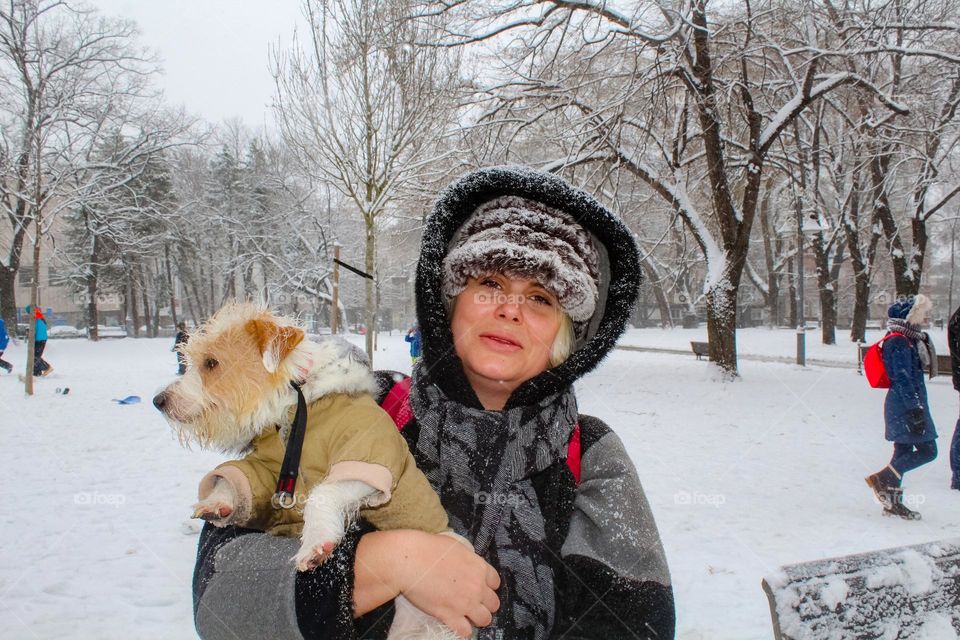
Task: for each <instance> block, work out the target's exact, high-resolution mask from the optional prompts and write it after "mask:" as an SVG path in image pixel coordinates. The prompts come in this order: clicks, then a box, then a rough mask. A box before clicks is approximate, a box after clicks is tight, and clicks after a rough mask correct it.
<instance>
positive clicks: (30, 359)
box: [24, 188, 43, 396]
mask: <svg viewBox="0 0 960 640" xmlns="http://www.w3.org/2000/svg"><path fill="white" fill-rule="evenodd" d="M37 192H38V193H39V188H38V189H37ZM38 200H39V198H38ZM36 218H37V219H36V220H35V222H34V224H35V228H36V230H37V233H36V234H35V235H34V237H33V282H31V283H30V307H31V312H30V313H29V314H28V315H29V316H30V319H29V322H30V330H29V331H28V333H27V370H26V371H25V372H24V391H26V393H27V395H28V396H32V395H33V368H34V365H35V364H36V359H35V357H34V352H33V349H34V347H33V345H34V343H35V342H36V340H37V314H36V309H38V308H39V307H40V241H41V240H42V239H43V234H42V233H40V230H41V229H42V228H43V227H41V226H40V212H39V211H37V214H36Z"/></svg>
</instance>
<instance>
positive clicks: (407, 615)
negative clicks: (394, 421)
mask: <svg viewBox="0 0 960 640" xmlns="http://www.w3.org/2000/svg"><path fill="white" fill-rule="evenodd" d="M304 338H305V336H304V332H303V330H302V329H300V328H299V327H297V326H295V325H294V323H293V322H291V321H290V320H287V319H283V318H279V317H277V316H275V315H273V314H272V313H271V312H270V311H268V310H267V309H265V308H263V307H260V306H257V305H254V304H251V303H230V304H228V305H227V306H225V307H224V308H223V309H221V310H220V311H219V312H217V313H216V315H214V316H213V317H212V318H211V319H210V320H209V321H208V322H207V323H206V324H204V325H203V326H202V327H200V328H199V329H198V330H197V331H195V332H194V333H193V334H192V335H191V336H190V339H189V341H188V342H187V343H186V344H184V345H182V346H181V349H182V352H183V354H184V356H185V357H186V361H187V371H186V373H185V374H184V375H183V376H182V377H181V378H180V379H178V380H177V381H176V382H173V383H172V384H170V385H169V386H167V387H166V388H165V389H164V390H163V391H161V392H160V393H159V394H157V396H156V397H155V398H154V405H156V407H157V408H158V409H159V410H160V411H161V412H162V413H163V414H164V416H165V417H166V418H167V420H168V422H169V423H170V425H171V426H172V427H173V429H174V430H175V432H176V433H177V436H178V437H179V439H180V441H181V443H183V444H184V445H189V444H190V443H197V444H199V445H200V446H201V447H203V448H215V449H219V450H220V451H223V452H225V453H229V454H234V455H238V454H244V453H247V452H248V451H249V450H250V448H251V443H252V442H253V440H254V439H255V438H256V437H257V436H259V435H260V434H261V433H264V432H265V430H268V429H274V428H276V427H277V425H280V433H281V436H282V438H283V439H284V440H286V438H287V435H288V433H289V429H290V425H289V424H288V423H289V422H290V420H291V419H292V415H293V411H294V409H295V407H296V402H297V397H296V394H295V392H294V391H293V390H292V389H291V387H290V381H291V380H296V381H300V382H302V386H301V389H302V391H303V395H304V398H305V400H306V402H307V404H308V405H310V404H311V403H313V402H314V401H316V400H317V399H320V398H322V397H323V396H326V395H328V394H334V393H341V394H348V395H357V394H372V393H374V391H375V386H376V385H375V382H374V379H373V376H372V375H371V372H370V369H369V366H368V364H367V361H366V358H365V356H364V354H363V353H362V352H359V350H357V349H356V348H355V347H353V346H352V345H350V344H349V343H347V342H345V341H343V340H339V339H327V340H324V341H322V342H319V343H317V342H312V341H310V340H306V339H304ZM400 440H402V439H400ZM404 446H405V445H404ZM424 482H425V480H424ZM200 494H201V499H200V501H199V502H198V503H197V504H195V505H194V511H193V517H195V518H203V519H205V520H208V521H210V522H212V523H213V524H215V525H217V526H226V525H230V524H243V523H244V522H246V521H247V520H248V519H249V518H250V516H251V513H250V505H249V504H245V503H244V500H243V499H242V498H241V494H242V492H241V491H238V490H237V487H235V486H234V484H233V482H231V481H230V480H228V478H226V477H211V476H210V475H208V476H207V477H206V478H205V479H204V482H203V483H201V490H200ZM380 497H382V493H381V491H379V490H377V489H376V488H374V487H373V486H371V485H370V484H367V483H366V482H363V481H360V480H341V481H329V482H322V483H320V484H318V485H316V486H314V487H313V489H311V490H310V492H309V496H308V498H307V500H306V503H305V505H304V507H303V534H302V537H301V546H300V550H299V551H298V553H297V555H296V556H295V557H294V558H293V560H294V561H295V562H296V564H297V568H298V569H299V570H301V571H305V570H309V569H312V568H315V567H316V566H318V565H319V564H320V563H322V562H323V561H324V560H325V559H326V558H327V557H329V554H330V552H331V551H332V550H333V548H334V547H335V546H336V545H337V544H338V543H339V542H340V540H341V539H342V537H343V535H344V531H345V528H346V527H347V526H348V525H349V524H350V522H352V521H353V520H354V519H355V518H356V515H357V512H358V510H359V509H360V508H361V507H363V506H366V505H368V504H376V503H377V498H380ZM438 504H439V503H438ZM456 637H457V636H456V635H455V634H453V632H452V631H450V630H449V629H448V628H447V627H445V626H443V625H441V624H440V623H439V622H438V621H436V620H434V619H433V618H430V617H429V616H427V615H426V614H424V613H422V612H421V611H420V610H418V609H416V608H415V607H413V606H412V605H410V604H409V602H408V601H406V600H405V599H404V598H402V597H400V598H398V599H397V615H396V618H395V622H394V625H393V627H392V629H391V633H390V638H391V639H393V640H397V639H399V638H436V639H447V638H451V639H452V638H456Z"/></svg>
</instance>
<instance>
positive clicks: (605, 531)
mask: <svg viewBox="0 0 960 640" xmlns="http://www.w3.org/2000/svg"><path fill="white" fill-rule="evenodd" d="M581 422H583V421H581ZM604 429H606V427H604ZM560 555H561V559H562V561H563V562H562V575H561V576H560V577H559V580H558V586H559V589H558V591H559V594H558V603H559V605H560V606H559V608H558V617H557V624H556V628H555V629H554V635H553V636H552V637H555V638H563V639H564V640H609V639H610V638H628V637H629V638H641V639H642V638H646V639H650V640H652V639H656V640H662V639H664V638H673V637H674V634H675V632H676V611H675V605H674V599H673V588H672V586H671V584H670V572H669V570H668V569H667V559H666V555H665V554H664V552H663V545H662V544H661V542H660V534H659V532H658V531H657V525H656V523H655V522H654V520H653V513H652V512H651V510H650V505H649V504H648V503H647V499H646V496H644V493H643V488H642V487H641V486H640V479H639V477H638V476H637V471H636V468H635V467H634V465H633V462H632V461H631V460H630V457H629V456H628V455H627V452H626V450H625V449H624V448H623V444H622V443H621V442H620V438H618V437H617V435H616V434H615V433H613V432H611V431H607V432H606V433H605V434H604V435H602V436H601V437H600V438H599V439H598V440H596V441H595V442H594V443H593V444H592V445H591V446H590V447H588V448H587V449H586V450H585V451H584V453H583V457H582V458H581V481H580V485H579V486H578V487H577V491H576V497H575V498H574V504H573V513H572V515H571V516H570V527H569V530H568V533H567V537H566V539H565V541H564V543H563V546H562V547H561V550H560Z"/></svg>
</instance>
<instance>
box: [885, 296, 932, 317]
mask: <svg viewBox="0 0 960 640" xmlns="http://www.w3.org/2000/svg"><path fill="white" fill-rule="evenodd" d="M932 308H933V301H932V300H930V298H928V297H927V296H925V295H923V294H922V293H921V294H918V295H916V296H907V297H906V298H903V299H901V300H897V301H896V302H894V303H893V304H892V305H890V308H889V309H887V317H889V318H899V319H901V320H906V321H907V322H909V323H910V324H920V323H921V322H923V319H924V318H925V317H926V315H927V312H928V311H930V309H932Z"/></svg>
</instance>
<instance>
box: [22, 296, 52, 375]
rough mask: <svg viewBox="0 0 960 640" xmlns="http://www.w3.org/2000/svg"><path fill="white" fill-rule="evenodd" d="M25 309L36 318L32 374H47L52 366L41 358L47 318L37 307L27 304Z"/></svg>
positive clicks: (44, 346)
mask: <svg viewBox="0 0 960 640" xmlns="http://www.w3.org/2000/svg"><path fill="white" fill-rule="evenodd" d="M26 309H27V314H31V313H32V314H34V316H35V317H36V320H37V325H36V328H35V330H34V331H35V333H34V336H33V375H35V376H48V375H50V374H51V373H53V367H51V366H50V363H49V362H47V361H46V360H44V359H43V351H44V349H46V346H47V318H46V316H44V315H43V311H41V310H40V308H39V307H37V308H34V306H33V305H31V304H28V305H27V307H26ZM28 317H29V316H28Z"/></svg>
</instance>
